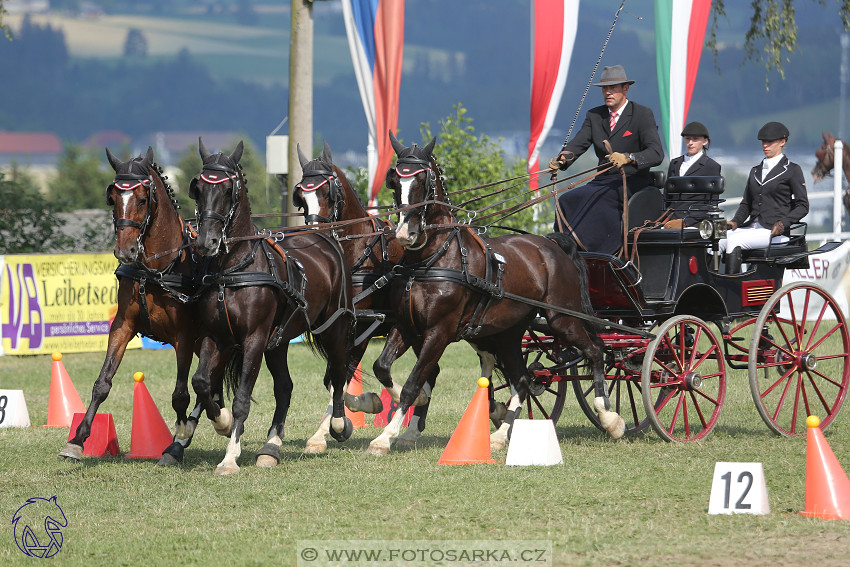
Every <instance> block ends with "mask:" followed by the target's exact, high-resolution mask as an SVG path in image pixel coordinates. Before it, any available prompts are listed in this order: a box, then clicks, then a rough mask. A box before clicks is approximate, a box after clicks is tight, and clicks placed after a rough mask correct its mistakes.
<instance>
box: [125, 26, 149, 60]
mask: <svg viewBox="0 0 850 567" xmlns="http://www.w3.org/2000/svg"><path fill="white" fill-rule="evenodd" d="M147 55H148V38H146V37H145V34H144V33H142V30H140V29H139V28H130V29H128V30H127V38H126V39H125V40H124V57H147Z"/></svg>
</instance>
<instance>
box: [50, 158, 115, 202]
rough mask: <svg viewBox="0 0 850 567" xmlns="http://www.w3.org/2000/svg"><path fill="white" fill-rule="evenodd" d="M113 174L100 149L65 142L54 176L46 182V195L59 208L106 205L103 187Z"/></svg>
mask: <svg viewBox="0 0 850 567" xmlns="http://www.w3.org/2000/svg"><path fill="white" fill-rule="evenodd" d="M113 174H114V172H113V171H112V169H110V168H109V166H108V165H105V160H104V159H103V158H102V157H101V153H100V151H98V150H94V149H90V148H86V147H83V146H80V145H76V144H65V149H64V152H63V154H62V157H60V158H59V163H58V164H57V166H56V177H54V178H53V179H52V180H50V182H49V183H48V196H49V198H50V201H51V202H52V203H53V204H54V206H56V207H57V208H58V209H59V210H61V211H73V210H76V209H107V208H108V207H107V205H106V196H105V195H106V187H107V186H108V185H109V183H110V182H111V181H112V178H113Z"/></svg>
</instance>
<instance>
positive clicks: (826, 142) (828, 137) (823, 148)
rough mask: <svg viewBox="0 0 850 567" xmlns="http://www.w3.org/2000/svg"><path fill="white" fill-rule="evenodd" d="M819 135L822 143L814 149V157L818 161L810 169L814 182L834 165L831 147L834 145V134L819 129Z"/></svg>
mask: <svg viewBox="0 0 850 567" xmlns="http://www.w3.org/2000/svg"><path fill="white" fill-rule="evenodd" d="M821 136H822V137H823V144H821V145H820V147H819V148H818V149H817V150H815V157H816V158H817V160H818V161H817V162H816V163H815V167H814V169H812V177H813V178H814V180H815V183H817V182H819V181H821V180H823V178H824V177H826V176H827V175H828V174H829V172H831V171H832V169H833V168H834V167H835V152H834V149H833V147H834V146H835V136H833V135H832V132H826V133H825V132H823V131H821Z"/></svg>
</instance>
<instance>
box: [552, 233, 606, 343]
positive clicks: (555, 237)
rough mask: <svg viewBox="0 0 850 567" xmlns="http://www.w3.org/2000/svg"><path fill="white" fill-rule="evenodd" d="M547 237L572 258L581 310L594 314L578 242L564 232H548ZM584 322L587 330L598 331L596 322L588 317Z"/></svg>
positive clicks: (587, 313)
mask: <svg viewBox="0 0 850 567" xmlns="http://www.w3.org/2000/svg"><path fill="white" fill-rule="evenodd" d="M546 238H548V239H549V240H551V241H553V242H554V243H555V244H557V245H558V246H559V247H560V248H561V250H563V251H564V252H566V254H567V256H569V258H570V260H572V262H573V264H574V265H575V267H576V270H577V271H578V279H579V281H578V284H579V291H580V297H581V311H582V313H584V314H585V315H590V316H594V315H595V312H594V311H593V304H592V303H591V302H590V292H589V291H588V284H587V264H586V263H585V261H584V258H583V257H582V255H581V254H579V250H578V244H576V241H575V240H574V239H573V237H572V236H570V235H569V234H567V233H564V232H553V233H551V234H547V235H546ZM582 322H583V323H584V327H585V328H586V329H587V330H589V331H593V332H596V331H597V329H596V325H595V324H593V323H591V322H590V321H588V320H586V319H585V320H583V321H582Z"/></svg>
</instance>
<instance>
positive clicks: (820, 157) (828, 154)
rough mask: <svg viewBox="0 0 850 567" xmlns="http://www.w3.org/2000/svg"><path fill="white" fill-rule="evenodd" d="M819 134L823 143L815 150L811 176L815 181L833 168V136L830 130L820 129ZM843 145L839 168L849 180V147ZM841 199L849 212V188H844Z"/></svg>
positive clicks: (818, 180) (821, 178) (820, 179)
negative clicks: (815, 159) (815, 160)
mask: <svg viewBox="0 0 850 567" xmlns="http://www.w3.org/2000/svg"><path fill="white" fill-rule="evenodd" d="M821 136H822V137H823V144H821V145H820V147H819V148H818V149H817V150H815V157H816V158H817V162H816V163H815V167H814V169H812V177H813V178H814V180H815V183H818V182H820V181H822V180H823V178H824V177H826V176H827V175H828V174H829V173H830V172H831V171H832V170H833V169H834V168H835V136H833V135H832V132H826V133H825V132H823V131H821ZM842 143H843V141H842ZM843 146H844V149H843V151H842V152H841V158H842V159H841V161H842V164H841V166H842V167H841V169H842V170H843V171H844V178H845V179H846V180H848V181H850V148H848V147H847V144H846V143H843ZM842 201H843V203H844V208H845V209H847V211H848V212H850V189H845V190H844V192H843V193H842Z"/></svg>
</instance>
